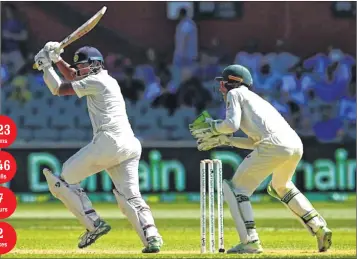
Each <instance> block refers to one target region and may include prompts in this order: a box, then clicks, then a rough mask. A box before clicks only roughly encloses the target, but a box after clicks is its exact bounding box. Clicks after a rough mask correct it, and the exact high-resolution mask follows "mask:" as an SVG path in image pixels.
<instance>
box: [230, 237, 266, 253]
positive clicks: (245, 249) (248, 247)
mask: <svg viewBox="0 0 357 259" xmlns="http://www.w3.org/2000/svg"><path fill="white" fill-rule="evenodd" d="M262 252H263V247H262V245H261V244H260V241H259V240H257V241H254V242H249V243H248V244H242V243H240V244H238V245H236V246H235V247H233V248H231V249H229V250H228V251H227V254H260V253H262Z"/></svg>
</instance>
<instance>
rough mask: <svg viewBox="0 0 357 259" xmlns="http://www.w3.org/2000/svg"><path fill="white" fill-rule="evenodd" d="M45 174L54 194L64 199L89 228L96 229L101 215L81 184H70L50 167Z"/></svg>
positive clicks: (64, 202) (65, 203) (68, 207)
mask: <svg viewBox="0 0 357 259" xmlns="http://www.w3.org/2000/svg"><path fill="white" fill-rule="evenodd" d="M43 174H44V175H45V177H46V180H47V183H48V187H49V190H50V192H51V193H52V195H53V196H54V197H56V198H57V199H59V200H60V201H62V203H63V204H64V205H65V206H66V208H67V209H68V210H69V211H71V212H72V213H73V214H74V216H76V217H77V219H78V220H79V222H80V223H81V224H82V225H83V226H84V227H85V228H86V229H87V230H89V231H94V230H95V222H96V221H97V220H98V219H99V215H98V214H97V212H96V211H95V210H94V209H93V206H92V203H91V201H90V200H89V198H88V196H87V194H86V193H85V192H84V190H83V189H82V188H81V187H80V185H79V184H68V183H66V182H65V181H64V180H62V179H60V178H59V177H57V176H55V175H54V174H53V173H52V172H51V171H50V170H48V169H44V170H43Z"/></svg>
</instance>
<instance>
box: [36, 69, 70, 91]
mask: <svg viewBox="0 0 357 259" xmlns="http://www.w3.org/2000/svg"><path fill="white" fill-rule="evenodd" d="M43 72H44V73H43V79H44V81H45V83H46V85H47V87H48V89H49V90H50V91H51V93H52V94H53V95H58V96H63V95H75V94H76V92H75V91H74V89H73V87H72V83H71V82H63V81H62V79H61V78H60V77H59V76H58V75H57V73H56V71H55V70H54V69H53V67H52V66H51V67H48V68H45V69H44V70H43Z"/></svg>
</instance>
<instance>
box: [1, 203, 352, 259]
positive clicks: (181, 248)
mask: <svg viewBox="0 0 357 259" xmlns="http://www.w3.org/2000/svg"><path fill="white" fill-rule="evenodd" d="M94 205H95V208H96V209H97V211H98V212H99V214H100V215H101V216H102V217H103V218H104V219H105V220H106V221H107V222H108V223H109V224H110V225H111V226H112V231H111V232H109V233H108V234H107V235H106V236H103V237H102V238H100V239H99V240H98V241H97V242H96V243H95V244H93V245H92V246H90V247H89V248H86V249H83V250H80V249H77V241H78V237H79V236H80V234H82V233H83V231H84V230H83V228H82V227H81V226H80V225H79V223H78V222H77V220H76V219H74V218H73V216H72V215H71V214H70V213H69V212H68V211H66V210H65V209H64V207H63V205H62V204H59V203H52V204H38V205H36V204H19V206H18V208H17V210H16V212H15V214H14V215H13V216H11V218H10V219H8V220H6V221H7V222H9V223H10V224H12V226H13V227H14V228H15V229H16V232H17V236H18V240H17V245H16V247H15V249H14V250H12V251H11V252H10V253H8V254H6V255H4V256H2V257H3V258H151V257H155V258H222V257H227V258H356V204H355V200H353V201H348V202H343V203H336V202H335V203H327V202H323V203H322V202H320V203H315V204H314V205H315V207H316V208H317V210H318V211H319V212H320V213H321V214H322V215H323V216H324V217H325V219H326V220H327V222H328V224H329V227H330V228H331V229H332V231H333V244H332V249H331V250H329V251H328V252H326V253H317V249H316V241H315V238H314V237H312V236H311V235H310V234H309V233H308V232H307V231H306V230H305V228H303V226H301V225H300V223H299V222H298V221H297V220H296V219H295V218H294V217H293V216H292V215H291V212H290V211H288V210H287V209H286V208H285V207H284V206H283V205H282V204H280V203H278V202H274V203H269V204H253V208H254V212H255V217H256V225H257V228H258V231H259V235H260V238H261V241H262V244H263V247H264V249H265V252H264V253H263V254H261V255H227V254H216V255H210V254H206V255H201V254H200V252H199V251H200V222H199V218H200V210H199V203H180V204H150V205H151V208H152V211H153V213H154V216H155V219H156V224H157V226H158V228H159V231H160V233H161V235H162V236H163V238H164V242H165V244H164V246H163V247H162V252H161V253H160V254H154V255H148V254H141V249H142V245H141V242H140V240H139V238H138V236H137V235H136V233H135V232H134V230H133V228H132V227H131V225H130V223H129V222H128V221H127V220H126V219H125V218H124V217H123V215H122V213H121V212H120V211H119V209H118V208H117V207H116V204H94ZM224 234H225V247H226V250H227V249H228V248H230V247H232V246H234V245H236V244H237V242H238V236H237V233H236V230H235V227H234V224H233V221H232V220H231V217H230V214H229V210H228V209H227V207H225V221H224ZM216 236H217V235H216Z"/></svg>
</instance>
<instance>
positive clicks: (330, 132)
mask: <svg viewBox="0 0 357 259" xmlns="http://www.w3.org/2000/svg"><path fill="white" fill-rule="evenodd" d="M320 111H321V115H322V117H321V121H319V122H317V123H316V124H315V125H314V127H313V129H314V132H315V135H316V138H317V139H318V140H319V141H320V142H323V143H336V142H339V141H341V139H342V137H343V135H344V132H343V122H342V120H341V119H340V118H338V117H337V118H336V117H334V116H332V107H331V105H323V106H322V107H321V109H320Z"/></svg>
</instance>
